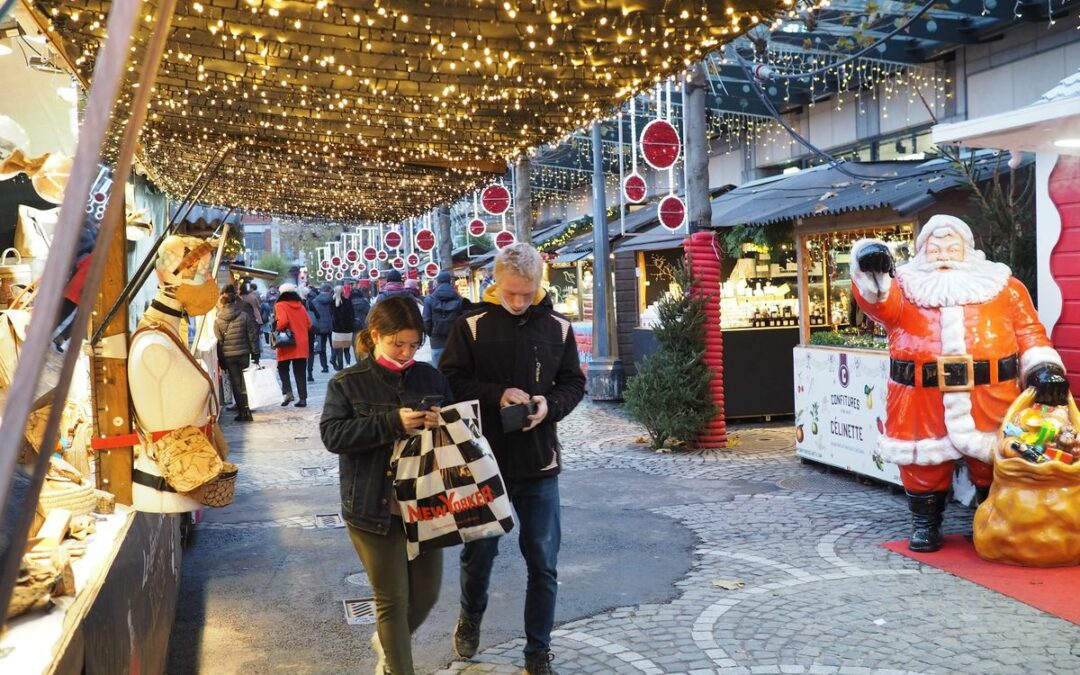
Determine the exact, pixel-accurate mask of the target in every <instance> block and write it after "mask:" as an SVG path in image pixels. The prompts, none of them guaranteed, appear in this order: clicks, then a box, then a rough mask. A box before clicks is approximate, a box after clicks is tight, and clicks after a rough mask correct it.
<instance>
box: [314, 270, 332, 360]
mask: <svg viewBox="0 0 1080 675" xmlns="http://www.w3.org/2000/svg"><path fill="white" fill-rule="evenodd" d="M314 310H315V335H316V337H317V338H318V344H317V345H316V346H315V350H316V353H317V354H318V355H319V365H320V366H321V367H322V372H324V373H325V372H328V369H327V367H326V348H327V346H328V345H329V344H330V334H331V333H333V332H334V287H333V286H331V285H330V284H328V283H324V284H323V285H322V286H321V287H320V292H319V297H317V298H315V302H314ZM331 360H333V358H332V357H331Z"/></svg>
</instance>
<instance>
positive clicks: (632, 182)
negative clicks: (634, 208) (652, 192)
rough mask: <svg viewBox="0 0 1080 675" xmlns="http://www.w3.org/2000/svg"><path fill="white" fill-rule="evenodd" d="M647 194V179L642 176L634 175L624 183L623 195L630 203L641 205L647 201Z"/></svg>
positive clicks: (628, 177)
mask: <svg viewBox="0 0 1080 675" xmlns="http://www.w3.org/2000/svg"><path fill="white" fill-rule="evenodd" d="M647 192H648V186H646V185H645V179H644V178H642V177H641V174H638V173H632V174H630V175H629V176H627V177H626V180H624V181H623V195H624V196H625V197H626V200H627V201H628V202H633V203H634V204H640V203H641V202H643V201H645V194H646V193H647Z"/></svg>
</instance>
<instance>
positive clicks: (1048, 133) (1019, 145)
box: [933, 70, 1080, 155]
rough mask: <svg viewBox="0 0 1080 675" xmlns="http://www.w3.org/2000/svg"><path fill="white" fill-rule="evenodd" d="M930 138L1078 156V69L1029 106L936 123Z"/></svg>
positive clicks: (943, 141)
mask: <svg viewBox="0 0 1080 675" xmlns="http://www.w3.org/2000/svg"><path fill="white" fill-rule="evenodd" d="M933 137H934V142H935V143H948V144H953V143H955V144H957V145H963V146H965V147H973V148H1002V149H1005V150H1017V151H1025V152H1048V153H1054V154H1067V155H1080V70H1078V71H1077V72H1075V73H1073V74H1072V75H1070V76H1069V77H1066V78H1065V79H1064V80H1062V81H1061V82H1060V83H1058V85H1057V86H1056V87H1054V88H1053V89H1051V90H1050V91H1048V92H1046V93H1045V94H1043V96H1042V97H1041V98H1039V100H1038V101H1035V102H1034V103H1032V104H1031V105H1029V106H1026V107H1024V108H1019V109H1017V110H1010V111H1008V112H1004V113H999V114H997V115H988V116H986V117H980V118H977V119H973V120H967V121H964V122H956V123H954V124H939V125H937V126H935V127H934V132H933ZM1069 141H1072V142H1071V143H1070V142H1069ZM1061 142H1064V143H1061ZM1059 143H1061V144H1059Z"/></svg>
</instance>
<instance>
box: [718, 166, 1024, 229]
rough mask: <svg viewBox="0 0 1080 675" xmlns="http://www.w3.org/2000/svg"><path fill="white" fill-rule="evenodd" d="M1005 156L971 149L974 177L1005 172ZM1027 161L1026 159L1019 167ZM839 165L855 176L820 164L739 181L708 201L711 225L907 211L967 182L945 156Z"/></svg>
mask: <svg viewBox="0 0 1080 675" xmlns="http://www.w3.org/2000/svg"><path fill="white" fill-rule="evenodd" d="M1008 159H1009V157H1008V155H1007V154H1006V153H1001V152H993V151H980V152H979V153H977V154H976V156H975V165H974V172H975V175H976V178H977V180H987V179H989V178H991V177H992V176H993V175H994V172H995V171H998V172H999V173H1000V174H1007V173H1008V172H1009V171H1010V167H1009V165H1008ZM1030 162H1031V159H1030V158H1029V159H1026V160H1024V162H1023V163H1022V164H1021V166H1023V165H1024V164H1025V163H1030ZM842 167H843V169H844V170H846V171H847V172H849V173H852V174H855V175H856V176H859V177H860V178H853V177H851V176H849V175H847V174H845V173H843V172H842V171H841V170H840V169H838V168H836V167H834V166H826V165H823V166H816V167H813V168H811V169H804V170H802V171H799V172H798V173H793V174H788V175H780V176H770V177H769V178H764V179H762V180H757V181H753V182H751V183H747V184H745V185H742V186H740V187H738V188H736V189H734V190H732V191H731V192H728V193H727V194H725V195H722V196H720V197H719V198H717V199H714V200H713V203H712V209H713V213H712V226H713V227H714V228H721V227H734V226H736V225H771V224H774V223H780V222H785V221H794V220H796V219H799V218H816V217H819V216H836V215H840V214H843V213H853V212H858V211H873V210H875V209H891V210H893V211H895V212H896V213H898V214H900V215H908V214H911V213H915V212H917V211H921V210H923V209H925V208H927V207H929V206H931V205H932V204H934V203H935V202H936V201H937V195H938V194H941V193H943V192H946V191H949V190H953V189H956V188H962V187H965V186H966V185H967V178H966V177H965V176H964V175H963V173H962V172H961V170H960V169H959V168H958V167H956V166H955V165H954V164H953V162H952V160H949V159H932V160H929V161H921V160H920V161H890V162H844V163H843V165H842Z"/></svg>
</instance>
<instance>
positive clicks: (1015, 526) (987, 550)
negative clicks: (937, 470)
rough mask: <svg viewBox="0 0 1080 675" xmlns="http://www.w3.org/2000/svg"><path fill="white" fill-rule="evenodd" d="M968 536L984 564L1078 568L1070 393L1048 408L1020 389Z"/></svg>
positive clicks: (1076, 423)
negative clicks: (1065, 401)
mask: <svg viewBox="0 0 1080 675" xmlns="http://www.w3.org/2000/svg"><path fill="white" fill-rule="evenodd" d="M974 531H975V550H976V551H978V553H979V555H980V556H982V557H983V558H984V559H985V560H990V561H993V562H1002V563H1009V564H1013V565H1024V566H1030V567H1063V566H1067V565H1080V411H1078V410H1077V408H1076V402H1075V401H1074V400H1073V397H1072V395H1071V394H1070V395H1069V401H1068V405H1063V406H1047V405H1040V404H1037V403H1035V390H1034V389H1027V390H1025V391H1024V392H1022V393H1021V394H1020V396H1019V397H1018V398H1017V399H1016V400H1015V401H1014V402H1013V404H1012V405H1011V406H1010V407H1009V411H1008V412H1007V413H1006V415H1005V419H1004V421H1003V422H1002V425H1001V434H1000V441H999V443H998V445H997V448H996V450H995V454H994V482H993V483H992V484H991V486H990V494H989V495H988V496H987V498H986V499H985V500H984V501H983V503H982V504H981V505H980V506H979V509H978V511H977V512H976V513H975V526H974Z"/></svg>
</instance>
